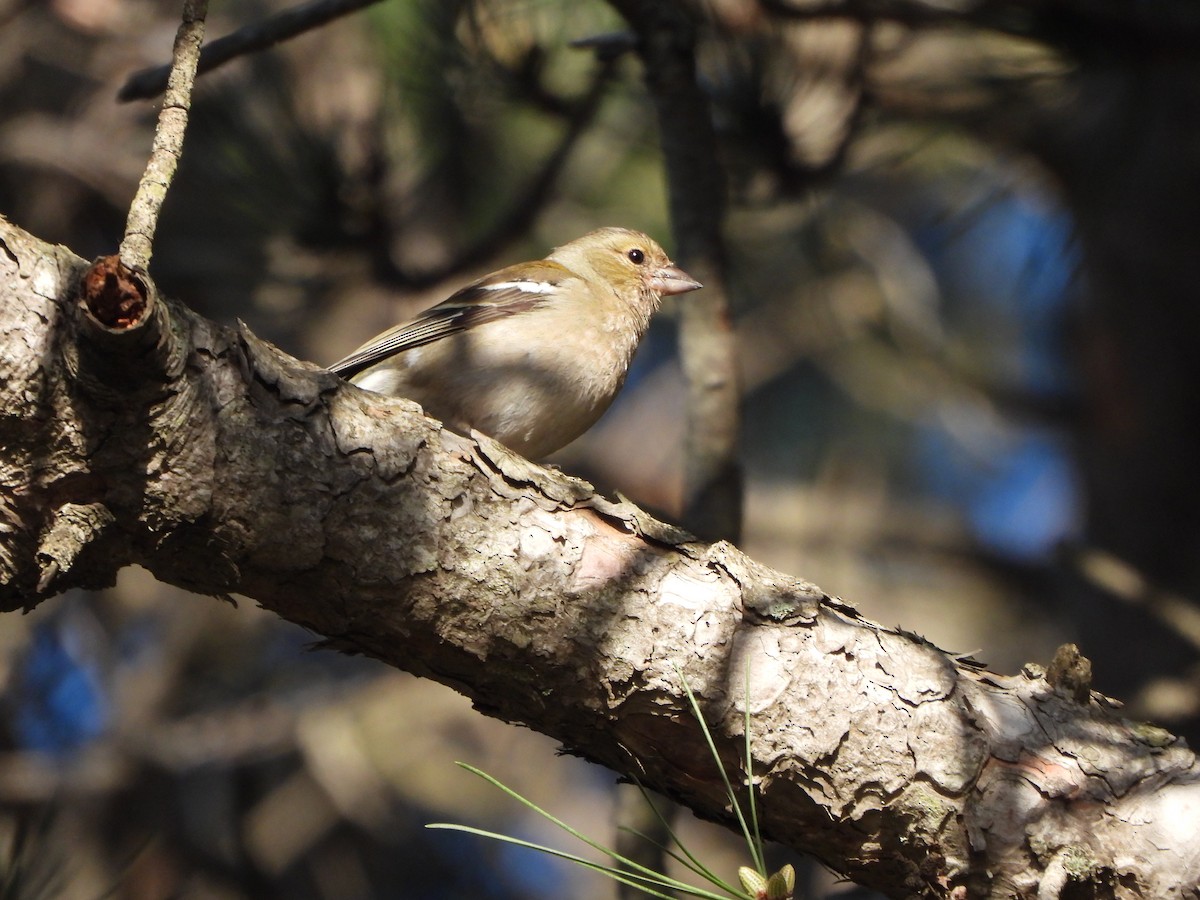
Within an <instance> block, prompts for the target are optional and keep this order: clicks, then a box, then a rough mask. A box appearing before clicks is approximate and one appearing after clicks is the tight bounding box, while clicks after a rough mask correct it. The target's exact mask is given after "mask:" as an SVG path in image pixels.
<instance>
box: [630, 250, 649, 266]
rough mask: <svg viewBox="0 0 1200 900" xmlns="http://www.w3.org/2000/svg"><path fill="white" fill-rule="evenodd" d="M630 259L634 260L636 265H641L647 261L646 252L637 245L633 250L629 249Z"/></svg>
mask: <svg viewBox="0 0 1200 900" xmlns="http://www.w3.org/2000/svg"><path fill="white" fill-rule="evenodd" d="M629 261H630V262H632V263H633V264H634V265H635V266H640V265H641V264H642V263H644V262H645V261H646V254H645V253H643V252H642V251H641V250H639V249H638V248H637V247H634V248H633V249H632V250H630V251H629Z"/></svg>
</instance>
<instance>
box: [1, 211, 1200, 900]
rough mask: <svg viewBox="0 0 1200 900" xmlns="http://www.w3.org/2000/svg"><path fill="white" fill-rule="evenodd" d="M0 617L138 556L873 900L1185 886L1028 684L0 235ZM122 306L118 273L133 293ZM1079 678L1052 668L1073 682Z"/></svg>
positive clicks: (1094, 761)
mask: <svg viewBox="0 0 1200 900" xmlns="http://www.w3.org/2000/svg"><path fill="white" fill-rule="evenodd" d="M0 249H3V253H0V291H2V293H3V297H4V302H3V303H2V304H0V342H2V343H3V353H0V416H2V418H0V448H2V449H0V535H2V542H0V605H2V606H3V608H5V609H8V610H14V609H20V608H29V607H31V606H33V605H35V604H36V603H38V602H39V600H41V599H42V598H44V597H47V596H50V595H51V594H53V593H55V592H57V591H60V590H63V589H65V588H67V587H69V586H76V585H90V586H96V585H101V584H107V583H110V582H111V581H112V579H113V576H114V575H115V573H116V571H117V570H118V569H119V568H120V567H121V566H123V565H126V564H129V563H140V564H141V565H144V566H146V567H147V568H149V569H150V570H151V571H153V572H154V573H155V574H156V575H157V576H158V577H159V578H161V579H162V580H164V581H168V582H171V583H174V584H180V585H184V586H187V587H190V588H192V589H194V590H197V591H200V592H203V593H208V594H222V593H225V592H232V591H236V592H240V593H242V594H245V595H247V596H250V597H252V598H254V599H255V600H257V601H258V602H260V603H262V604H263V605H264V606H266V607H268V608H270V609H272V610H274V611H275V612H277V613H278V614H279V615H281V616H284V617H285V618H288V619H290V620H292V621H295V622H298V623H301V624H303V625H305V626H307V627H309V628H311V629H313V630H315V631H317V632H319V633H320V634H322V635H324V636H325V637H326V638H327V640H328V643H329V645H330V646H332V647H335V648H338V649H342V650H346V651H351V652H361V653H367V654H370V655H372V656H374V657H377V658H379V659H381V660H384V661H385V662H388V663H390V664H392V665H395V666H398V667H400V668H403V669H407V670H409V671H412V672H415V673H418V674H420V675H425V676H428V677H432V678H435V679H437V680H439V681H442V682H444V683H446V684H449V685H451V686H453V687H455V688H456V689H458V690H460V691H462V692H463V693H465V694H467V695H468V696H469V697H471V698H472V699H473V700H474V702H475V703H476V704H477V705H478V707H479V708H480V709H481V710H483V711H485V712H487V713H488V714H490V715H494V716H498V717H500V718H503V719H506V720H508V721H512V722H520V723H523V724H526V725H529V726H530V727H533V728H536V729H538V730H539V731H543V732H545V733H547V734H549V735H552V736H553V737H555V738H556V739H558V740H560V741H561V742H562V743H563V746H564V747H565V749H566V750H567V751H569V752H572V753H577V754H580V755H582V756H585V757H587V758H589V759H592V760H595V761H597V762H600V763H603V764H605V765H607V766H609V767H611V768H613V769H614V770H616V771H618V772H623V773H636V774H637V775H638V777H639V778H641V779H643V780H644V781H645V782H646V783H647V784H649V785H650V786H652V787H654V788H656V789H658V790H661V791H663V792H664V793H667V794H668V795H670V796H672V797H673V798H675V799H677V800H678V801H680V802H681V803H684V804H686V805H687V806H689V807H691V808H692V809H694V810H695V811H696V812H697V813H698V814H700V815H702V816H705V817H709V818H713V819H717V820H726V821H727V820H728V812H729V811H728V809H727V807H726V800H725V798H724V792H723V788H722V786H721V781H720V778H719V776H718V773H717V771H716V770H715V768H714V766H713V764H712V761H711V760H710V759H709V757H708V752H707V750H706V749H705V746H704V744H703V740H702V735H701V733H700V729H699V727H698V725H697V723H696V722H695V720H694V719H693V718H692V717H691V715H690V714H689V713H688V711H687V702H686V699H685V698H684V696H683V694H682V686H681V676H683V677H686V678H687V680H688V682H689V683H690V685H691V686H692V688H693V689H694V691H695V692H696V694H697V696H698V697H699V698H700V702H701V704H702V706H703V708H704V710H705V713H706V717H707V719H708V722H709V724H710V726H711V727H712V728H713V729H714V730H715V733H716V735H717V740H718V746H719V748H720V750H721V753H722V755H723V758H724V760H725V763H726V765H727V767H729V768H730V769H731V770H735V769H737V767H738V753H739V748H740V747H741V745H742V744H741V734H742V731H743V716H744V712H745V708H746V705H747V703H748V704H749V710H750V728H751V741H752V746H753V753H754V771H755V774H756V778H757V779H758V786H759V789H760V791H761V797H760V801H759V810H760V814H761V820H762V824H763V828H764V831H765V832H766V833H767V834H768V835H769V836H771V837H773V838H775V839H777V840H780V841H782V842H784V843H787V844H790V845H792V846H794V847H796V848H799V849H802V850H806V851H809V852H812V853H814V854H816V855H817V856H818V857H819V858H821V859H822V860H823V861H825V862H826V863H827V864H829V865H831V866H833V867H834V868H836V869H837V870H839V871H841V872H844V873H845V874H846V875H847V876H849V877H851V878H853V879H855V880H858V881H860V882H862V883H864V884H867V885H870V886H873V887H876V888H878V889H880V890H882V891H884V892H886V893H887V894H889V895H891V896H895V897H905V896H925V897H938V896H963V897H965V896H1003V897H1008V896H1015V897H1039V898H1041V897H1057V896H1131V897H1132V896H1139V897H1156V898H1158V897H1183V896H1196V895H1197V885H1198V884H1200V853H1197V850H1196V840H1195V835H1196V834H1197V833H1198V831H1200V783H1198V782H1197V777H1198V776H1200V768H1198V767H1197V766H1196V764H1195V759H1194V756H1193V754H1192V753H1191V751H1189V750H1188V749H1187V747H1186V746H1185V745H1184V744H1183V743H1182V742H1180V741H1177V740H1175V739H1173V738H1172V737H1171V736H1170V735H1168V734H1166V733H1165V732H1163V731H1161V730H1159V729H1155V728H1151V727H1146V726H1138V725H1136V724H1133V723H1130V722H1126V721H1123V720H1121V719H1120V718H1119V717H1118V716H1117V715H1116V714H1115V713H1114V711H1113V709H1112V705H1111V704H1110V703H1109V702H1107V701H1105V700H1104V699H1103V698H1100V697H1099V696H1098V695H1095V694H1092V693H1090V692H1089V691H1088V690H1087V685H1086V682H1083V683H1072V682H1071V680H1070V678H1069V677H1068V676H1069V674H1070V673H1071V672H1075V671H1078V667H1072V666H1069V665H1063V666H1059V667H1058V668H1057V669H1056V677H1055V679H1054V683H1051V681H1050V680H1047V678H1045V677H1044V676H1043V674H1042V673H1041V672H1040V670H1037V669H1036V668H1035V667H1027V669H1026V671H1025V672H1023V673H1022V674H1020V675H1017V676H1012V677H1001V676H998V675H993V674H990V673H987V672H982V671H979V670H977V669H975V668H974V667H972V666H969V665H964V664H963V663H961V662H959V661H957V660H955V659H954V658H952V657H950V656H948V655H947V654H945V653H943V652H942V651H940V650H938V649H937V648H936V647H933V646H932V645H930V644H928V643H927V642H925V641H923V640H921V639H920V638H918V637H916V636H913V635H910V634H906V633H903V632H897V631H892V630H889V629H885V628H882V627H880V626H878V625H875V624H874V623H871V622H869V621H867V620H865V619H863V618H861V617H860V616H858V615H857V614H856V613H855V611H854V610H853V608H852V607H850V606H849V605H847V604H846V603H844V602H842V601H840V600H838V599H836V598H832V597H829V596H827V595H825V594H824V593H822V592H821V591H820V590H819V589H818V588H816V587H815V586H814V585H812V584H809V583H806V582H804V581H801V580H799V579H796V578H792V577H790V576H786V575H783V574H780V573H778V572H774V571H771V570H769V569H767V568H765V567H763V566H761V565H759V564H757V563H755V562H754V561H752V560H750V559H748V558H747V557H746V556H744V555H743V554H742V553H740V552H739V551H737V550H736V549H735V548H734V547H732V546H731V545H729V544H727V543H716V544H703V543H699V542H696V541H694V540H693V539H691V538H689V537H688V536H687V535H685V534H683V533H681V532H680V531H679V530H678V529H675V528H673V527H671V526H669V525H664V524H663V523H660V522H657V521H655V520H653V519H652V518H650V517H649V516H647V515H646V514H644V513H642V512H641V511H640V510H638V509H637V508H635V507H634V506H632V505H631V504H629V503H626V502H623V501H622V502H613V501H609V500H606V499H604V498H602V497H599V496H597V495H596V494H595V493H594V492H593V491H592V489H591V488H590V486H589V485H587V484H585V483H583V482H581V481H578V480H576V479H573V478H570V477H568V476H566V475H563V474H560V473H557V472H553V471H548V470H545V469H542V468H540V467H538V466H535V465H533V464H531V463H528V462H526V461H525V460H522V459H520V458H517V457H515V456H513V455H512V454H510V453H508V452H507V451H505V450H504V449H503V448H501V447H499V446H498V445H496V444H495V443H494V442H491V441H489V440H487V439H486V438H482V437H475V438H468V437H463V436H460V435H456V434H453V433H451V432H449V431H446V430H444V429H443V428H441V427H440V426H439V425H438V424H437V423H436V422H434V421H432V420H429V419H426V418H424V417H423V416H421V415H420V414H419V411H418V410H417V409H416V407H415V406H414V405H413V404H411V403H407V402H404V401H396V400H390V399H388V398H384V397H380V396H376V395H372V394H368V393H365V392H363V391H360V390H357V389H355V388H353V387H350V386H347V385H345V384H342V383H340V382H339V381H338V380H337V379H335V378H334V377H333V376H331V375H330V374H328V373H327V372H324V371H323V370H321V369H319V368H317V367H315V366H312V365H309V364H305V363H301V362H297V361H295V360H292V359H290V358H289V357H287V356H285V355H284V354H282V353H280V352H279V351H277V350H275V349H274V348H272V347H270V346H269V345H267V344H265V343H263V342H261V341H259V340H257V339H256V338H254V337H253V335H251V334H250V333H249V332H248V331H247V330H245V329H244V328H238V329H228V328H222V327H219V326H217V325H214V324H213V323H210V322H207V321H205V320H203V319H201V318H199V317H197V316H196V315H195V314H193V313H191V312H189V311H188V310H187V309H185V308H182V307H181V306H179V305H177V304H174V303H172V302H169V301H165V300H161V299H156V298H154V297H153V296H152V297H151V299H150V302H149V304H148V305H147V307H146V309H145V311H144V313H143V314H142V316H141V318H140V319H139V320H138V321H137V322H136V323H134V324H132V325H129V326H127V327H120V326H118V327H107V326H103V325H101V324H99V323H98V322H97V321H96V319H95V318H94V317H93V316H92V314H91V313H89V312H88V311H87V310H86V309H85V308H84V307H83V306H82V305H81V304H80V303H79V302H78V300H77V299H76V297H77V293H78V292H77V285H78V283H79V278H80V275H81V273H82V272H83V271H84V270H85V268H86V264H85V263H84V262H83V261H82V260H80V259H78V258H76V257H74V256H73V255H72V254H71V253H70V252H69V251H67V250H65V249H64V248H61V247H51V246H48V245H45V244H42V243H41V242H39V241H37V240H36V239H34V238H32V237H30V236H29V235H27V234H25V233H23V232H21V231H20V230H19V229H17V228H15V227H13V226H11V225H9V224H8V223H6V222H3V220H0ZM134 287H137V285H134ZM1078 681H1079V679H1076V682H1078Z"/></svg>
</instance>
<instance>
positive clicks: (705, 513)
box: [611, 0, 742, 541]
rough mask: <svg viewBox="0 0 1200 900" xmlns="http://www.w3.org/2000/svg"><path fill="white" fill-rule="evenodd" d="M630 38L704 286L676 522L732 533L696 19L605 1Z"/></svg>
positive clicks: (690, 339) (735, 382)
mask: <svg viewBox="0 0 1200 900" xmlns="http://www.w3.org/2000/svg"><path fill="white" fill-rule="evenodd" d="M611 2H612V5H613V7H615V8H616V10H617V11H618V12H619V13H621V15H622V16H623V17H624V18H625V20H626V21H627V22H629V23H630V25H631V26H632V28H633V29H634V31H635V32H636V34H637V36H638V52H639V54H640V55H641V57H642V60H643V62H644V63H645V67H646V86H647V88H648V89H649V91H650V96H651V97H652V99H653V100H654V105H655V108H656V110H657V112H658V123H659V132H660V139H661V141H662V152H663V164H664V167H665V169H666V176H667V191H668V197H669V202H670V209H671V226H672V229H673V231H674V235H675V243H676V251H677V254H678V258H679V260H680V262H681V264H682V265H684V266H685V267H687V270H688V271H689V272H691V273H692V274H694V275H695V276H696V277H697V278H699V279H700V280H701V281H702V282H704V290H703V291H701V292H700V293H699V294H698V295H697V296H696V297H695V298H694V299H693V298H688V299H687V300H686V301H684V302H683V303H682V304H681V309H682V314H681V323H680V357H681V361H682V363H683V370H684V374H685V376H686V378H687V410H688V424H687V437H686V446H685V448H684V452H685V465H686V482H685V483H686V497H685V500H684V504H685V509H684V514H683V521H684V524H685V525H687V527H688V528H690V529H691V530H692V531H694V532H695V533H697V534H700V535H702V536H704V537H707V538H716V537H721V538H726V539H728V540H732V541H736V540H737V539H738V536H739V534H740V532H741V507H742V473H741V468H740V466H739V463H738V433H739V430H740V408H739V400H740V398H739V393H738V392H739V378H738V371H737V354H736V346H735V341H734V336H733V326H732V321H731V317H730V312H729V298H728V291H727V288H726V279H725V246H724V241H723V238H722V236H721V227H722V223H723V221H724V218H725V201H726V196H725V195H726V182H725V172H724V169H723V168H722V166H721V163H720V160H719V159H718V156H717V139H716V133H715V131H714V129H713V121H712V118H713V117H712V109H711V104H710V102H709V98H708V97H707V96H705V94H704V92H703V91H702V90H701V88H700V85H699V83H698V81H697V78H696V56H695V45H696V22H695V21H694V20H693V18H692V14H691V12H689V8H688V7H686V6H685V5H684V4H674V3H658V2H653V0H611Z"/></svg>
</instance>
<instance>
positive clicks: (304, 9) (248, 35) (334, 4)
mask: <svg viewBox="0 0 1200 900" xmlns="http://www.w3.org/2000/svg"><path fill="white" fill-rule="evenodd" d="M379 2H380V0H311V2H309V3H304V4H301V5H300V6H295V7H292V8H291V9H285V10H284V11H283V12H281V13H277V14H276V15H273V16H269V17H268V18H266V19H262V20H261V21H258V22H251V23H250V24H249V25H245V26H243V27H241V28H239V29H238V30H237V31H234V32H232V33H230V34H227V35H225V36H224V37H219V38H217V39H216V40H215V41H213V42H212V43H211V44H209V45H208V46H207V47H205V48H204V52H203V53H201V54H200V66H199V68H198V69H197V74H198V75H203V74H204V73H205V72H208V71H211V70H212V69H215V68H217V66H221V65H224V64H225V63H227V62H229V61H230V60H232V59H237V58H238V57H239V56H245V55H247V54H249V53H255V52H257V51H259V50H265V49H266V48H267V47H271V46H274V45H275V44H278V43H280V42H281V41H286V40H288V39H290V38H294V37H296V36H297V35H301V34H304V33H305V32H307V31H312V30H313V29H315V28H320V27H321V26H322V25H325V24H326V23H327V22H331V21H332V20H334V19H337V18H340V17H342V16H345V15H348V14H349V13H352V12H357V11H358V10H360V9H362V8H363V7H365V6H372V5H373V4H375V3H379ZM170 68H171V67H170V66H155V67H154V68H150V69H142V70H141V71H140V72H134V73H133V74H132V75H130V76H129V79H128V80H127V81H126V82H125V84H124V85H123V86H122V87H121V90H120V91H118V92H117V99H118V100H121V101H123V102H125V101H129V100H149V99H150V98H152V97H157V96H158V95H159V94H161V93H162V92H163V90H164V89H165V88H166V87H167V73H168V72H169V71H170Z"/></svg>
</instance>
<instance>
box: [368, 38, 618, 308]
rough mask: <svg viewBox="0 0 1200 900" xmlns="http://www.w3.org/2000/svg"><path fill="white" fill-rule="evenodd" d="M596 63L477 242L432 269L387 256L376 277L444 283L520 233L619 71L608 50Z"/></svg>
mask: <svg viewBox="0 0 1200 900" xmlns="http://www.w3.org/2000/svg"><path fill="white" fill-rule="evenodd" d="M596 56H597V59H598V61H599V66H598V69H597V72H596V75H595V78H594V79H593V80H592V84H591V86H590V87H589V88H588V91H587V93H586V94H585V95H584V96H583V98H582V99H580V100H579V101H578V102H577V104H576V105H575V106H574V111H573V112H572V113H571V118H570V120H569V121H568V123H567V130H566V132H565V133H564V134H563V137H562V140H561V141H559V143H558V146H557V147H555V148H554V152H553V153H551V154H550V156H549V157H547V159H546V161H545V162H544V163H543V164H542V166H541V168H540V169H538V171H537V172H535V173H534V174H533V176H532V177H531V178H530V179H529V182H528V183H527V184H526V185H525V186H524V188H523V189H522V190H521V191H519V192H518V193H517V194H516V196H517V200H516V202H515V203H514V204H513V206H512V207H511V208H509V209H508V210H506V211H505V212H504V213H503V214H502V215H500V217H499V218H497V219H496V220H495V221H494V223H493V224H492V225H491V226H490V227H489V228H488V229H487V231H486V232H484V233H483V234H482V235H481V236H480V237H479V238H478V239H477V240H475V241H473V242H472V243H471V244H469V245H468V246H466V247H464V248H463V249H462V250H460V251H459V252H458V253H456V254H455V255H454V256H453V258H451V259H449V260H447V261H446V262H445V263H444V264H442V265H439V266H437V267H435V268H429V269H420V270H409V269H405V268H402V267H400V266H398V265H396V263H395V262H394V261H393V260H392V259H391V258H390V257H388V256H386V255H384V256H383V258H382V259H381V260H380V278H381V279H383V280H386V281H387V282H389V283H391V284H395V285H397V286H404V287H407V288H421V287H428V286H430V285H434V284H437V283H438V282H440V281H444V280H445V279H446V278H449V277H450V276H451V275H454V274H456V273H458V272H461V271H463V270H464V269H469V268H471V267H472V266H475V265H478V264H480V263H482V262H484V261H486V260H488V259H490V258H492V257H493V256H495V255H496V253H497V252H499V251H500V250H502V249H503V248H504V246H505V245H506V244H507V243H509V242H510V241H513V240H515V239H516V238H518V237H519V236H520V235H522V234H524V233H525V232H526V231H527V230H528V229H529V227H530V226H531V225H532V224H533V222H534V220H535V219H536V218H537V216H538V214H539V213H540V212H541V211H542V209H543V208H544V207H545V205H546V201H547V200H548V199H549V198H550V197H551V195H552V194H553V190H554V185H555V184H556V183H557V181H558V176H559V175H560V174H561V172H562V170H563V168H564V167H565V166H566V164H567V162H568V160H569V159H570V157H571V152H572V151H573V150H574V149H575V146H576V144H578V143H579V139H580V138H581V137H583V135H584V134H585V133H587V130H588V128H589V127H590V126H591V125H592V123H593V122H594V121H595V118H596V113H597V112H598V111H599V109H600V104H601V101H602V100H603V99H604V94H605V91H606V90H607V88H608V85H609V83H610V82H611V81H612V78H613V75H614V74H615V73H616V71H617V59H616V57H615V56H613V55H612V54H606V53H602V52H597V54H596Z"/></svg>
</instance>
